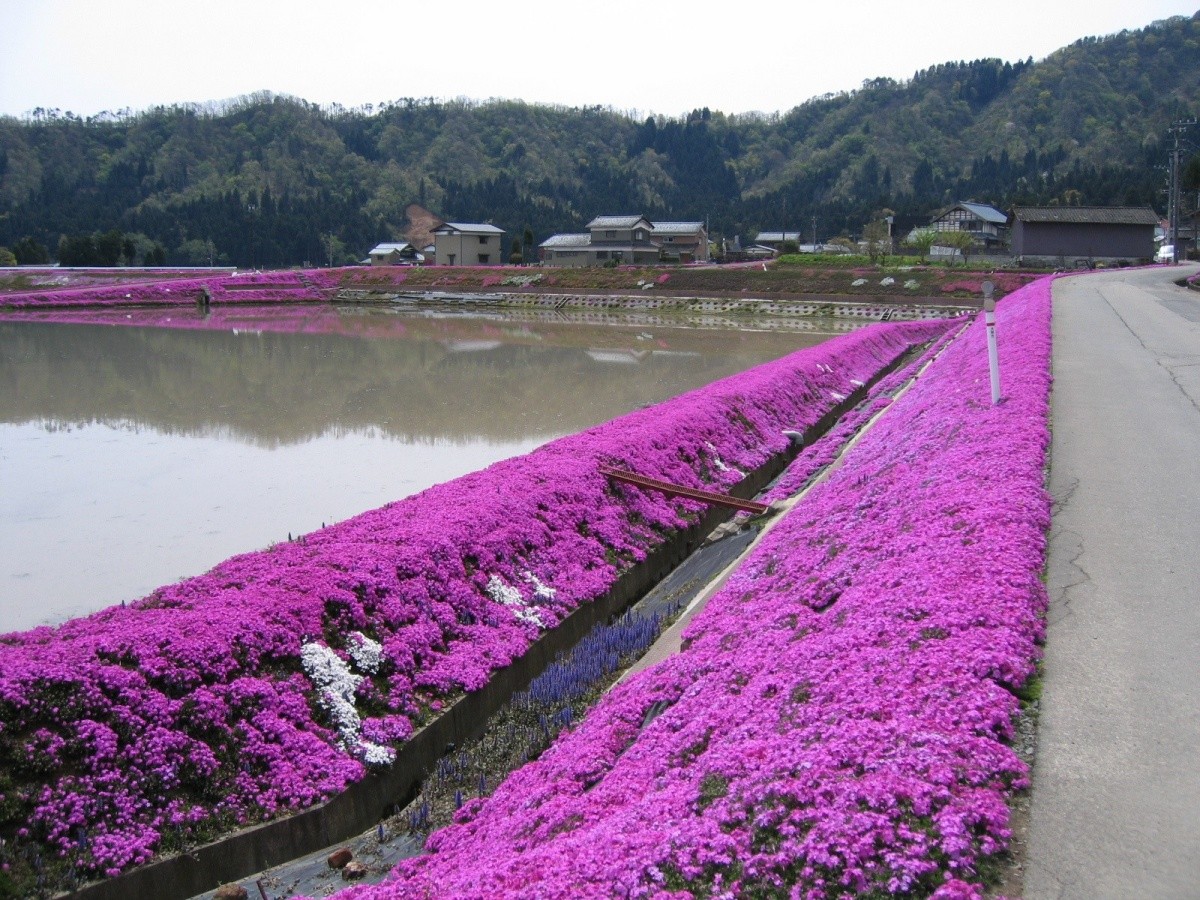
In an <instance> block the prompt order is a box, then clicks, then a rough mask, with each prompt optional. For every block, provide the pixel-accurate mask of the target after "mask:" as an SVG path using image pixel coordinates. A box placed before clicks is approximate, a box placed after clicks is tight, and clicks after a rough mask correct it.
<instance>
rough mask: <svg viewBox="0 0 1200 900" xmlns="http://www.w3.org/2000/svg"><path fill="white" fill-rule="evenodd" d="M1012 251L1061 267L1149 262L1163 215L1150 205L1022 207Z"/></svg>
mask: <svg viewBox="0 0 1200 900" xmlns="http://www.w3.org/2000/svg"><path fill="white" fill-rule="evenodd" d="M1011 222H1012V252H1013V255H1014V256H1016V257H1017V258H1018V259H1019V260H1021V261H1022V262H1027V263H1035V262H1036V263H1038V264H1043V263H1047V264H1050V265H1057V266H1074V265H1081V264H1086V265H1094V264H1096V263H1100V262H1103V263H1120V262H1128V263H1136V262H1149V261H1150V260H1151V259H1153V257H1154V234H1155V229H1156V228H1157V227H1158V224H1159V219H1158V214H1157V213H1156V212H1155V211H1154V210H1152V209H1151V208H1150V207H1148V206H1016V207H1013V211H1012V218H1011Z"/></svg>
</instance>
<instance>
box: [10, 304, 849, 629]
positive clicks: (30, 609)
mask: <svg viewBox="0 0 1200 900" xmlns="http://www.w3.org/2000/svg"><path fill="white" fill-rule="evenodd" d="M84 318H90V319H91V320H92V321H93V322H94V323H89V324H78V323H63V322H61V321H55V322H49V321H36V320H31V318H30V317H28V316H26V317H24V318H23V319H22V320H15V317H13V316H10V317H9V318H8V320H7V321H0V633H2V632H5V631H14V630H22V629H26V628H31V627H34V626H36V625H39V624H54V623H57V622H61V621H63V620H65V619H67V618H70V617H73V616H78V615H83V614H86V613H89V612H92V611H95V610H98V609H101V608H103V607H106V606H109V605H111V604H114V603H119V602H122V601H128V600H133V599H136V598H138V597H141V596H144V595H145V594H147V593H149V592H150V591H151V590H153V589H154V588H155V587H158V586H159V585H161V584H165V583H168V582H170V581H173V580H176V579H178V578H183V577H187V576H189V575H194V574H197V573H200V572H203V571H205V570H207V569H208V568H210V567H212V566H213V565H215V564H216V563H218V562H220V561H221V560H222V559H225V558H227V557H229V556H231V555H233V554H235V553H240V552H245V551H248V550H253V549H257V548H261V547H264V546H267V545H269V544H271V543H273V542H277V541H282V540H286V539H287V538H288V536H289V534H290V535H293V536H294V535H299V534H302V533H305V532H308V531H312V530H314V529H317V528H320V527H321V526H322V524H324V523H332V522H335V521H338V520H340V519H344V518H347V517H349V516H352V515H354V514H356V513H359V512H362V511H364V510H367V509H371V508H373V507H376V506H380V505H382V504H383V503H386V502H388V501H390V500H395V499H399V498H402V497H405V496H408V495H410V494H413V493H416V492H418V491H420V490H422V489H424V488H426V487H429V486H430V485H433V484H436V483H439V482H442V481H446V480H448V479H451V478H455V477H457V476H459V475H462V474H464V473H466V472H470V471H473V470H476V469H479V468H483V467H485V466H487V465H489V464H490V463H492V462H495V461H497V460H500V459H504V458H507V457H509V456H513V455H515V454H519V453H524V452H527V451H529V450H531V449H533V448H535V447H537V446H539V445H540V444H542V443H544V442H546V441H547V440H550V439H552V438H554V437H558V436H560V435H563V434H568V433H571V432H574V431H578V430H580V429H582V428H586V427H588V426H590V425H593V424H596V423H598V422H602V421H606V420H608V419H610V418H612V417H614V416H617V415H620V414H621V413H624V412H627V411H629V410H631V409H635V408H637V407H640V406H643V405H647V404H652V403H657V402H660V401H662V400H665V399H667V398H669V397H672V396H675V395H677V394H680V393H682V392H684V391H686V390H689V389H691V388H694V387H698V386H701V385H704V384H707V383H709V382H711V381H714V380H716V379H717V378H721V377H723V376H725V375H729V374H732V373H734V372H738V371H742V370H744V369H747V368H750V367H752V366H754V365H757V364H759V363H761V362H765V361H767V360H770V359H775V358H778V357H780V356H783V355H785V354H787V353H790V352H792V351H794V350H796V349H799V348H801V347H804V346H811V345H812V344H815V343H819V342H820V341H822V340H825V339H827V338H828V337H829V336H830V335H829V334H828V333H822V332H819V331H812V330H805V331H789V330H787V329H780V328H779V327H778V324H777V323H775V324H774V325H773V326H772V327H762V326H764V325H765V323H747V327H744V328H740V329H730V328H729V327H727V324H728V323H719V324H720V325H721V326H722V327H705V323H704V322H700V323H686V322H673V321H669V320H664V319H662V318H661V317H654V318H649V317H643V318H638V317H626V318H622V317H621V316H617V315H608V316H605V321H603V322H594V321H587V320H583V319H576V320H572V319H571V318H570V317H569V316H563V315H557V316H545V315H543V316H534V315H529V316H519V315H513V316H505V315H495V314H489V315H486V316H480V315H465V314H446V313H441V314H437V315H432V314H428V313H419V312H408V313H401V312H397V311H395V310H370V309H343V310H333V309H331V308H324V309H323V310H322V311H320V312H319V313H313V314H311V315H309V316H308V317H307V318H305V319H304V320H302V321H299V322H297V321H295V320H289V318H288V317H287V316H286V315H283V314H282V313H279V312H274V311H247V310H239V311H238V312H237V314H230V315H226V316H224V317H222V318H215V319H214V318H212V317H210V318H208V319H200V318H199V317H198V316H196V315H194V314H188V313H183V314H181V313H174V314H173V315H171V316H164V315H163V314H161V313H158V314H155V313H137V314H127V313H124V312H122V313H104V314H90V315H89V316H85V317H84ZM167 319H169V321H166V320H167ZM110 321H111V322H119V323H121V327H114V326H113V324H95V323H100V322H110ZM151 323H152V324H151ZM181 325H182V326H184V327H179V326H181ZM811 327H812V326H811V325H810V326H808V328H811Z"/></svg>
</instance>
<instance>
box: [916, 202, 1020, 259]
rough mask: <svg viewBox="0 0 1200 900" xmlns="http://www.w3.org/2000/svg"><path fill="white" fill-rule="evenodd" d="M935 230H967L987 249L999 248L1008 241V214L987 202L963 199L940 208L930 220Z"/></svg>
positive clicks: (930, 225)
mask: <svg viewBox="0 0 1200 900" xmlns="http://www.w3.org/2000/svg"><path fill="white" fill-rule="evenodd" d="M929 228H930V229H931V230H933V231H965V232H968V233H969V234H970V235H971V237H973V238H974V239H975V243H976V245H977V246H979V247H982V248H984V249H985V250H998V249H1001V248H1002V247H1004V246H1005V244H1006V243H1007V241H1008V216H1007V215H1006V214H1005V213H1002V212H1001V211H1000V210H998V209H996V208H995V207H993V206H988V205H987V204H986V203H975V202H973V201H962V202H959V203H955V204H954V205H953V206H947V207H945V208H944V209H940V210H938V211H937V212H936V213H935V214H934V216H933V218H932V219H931V220H930V222H929Z"/></svg>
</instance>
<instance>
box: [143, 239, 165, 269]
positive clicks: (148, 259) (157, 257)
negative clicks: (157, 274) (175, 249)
mask: <svg viewBox="0 0 1200 900" xmlns="http://www.w3.org/2000/svg"><path fill="white" fill-rule="evenodd" d="M144 263H145V265H147V266H165V265H166V264H167V250H166V248H165V247H163V245H162V244H155V245H154V246H153V247H151V248H150V249H149V250H147V251H146V256H145V258H144Z"/></svg>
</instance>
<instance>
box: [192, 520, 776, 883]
mask: <svg viewBox="0 0 1200 900" xmlns="http://www.w3.org/2000/svg"><path fill="white" fill-rule="evenodd" d="M768 515H770V514H768ZM762 524H763V523H762V522H761V521H751V522H750V523H746V524H744V525H743V526H742V528H741V530H733V531H730V530H726V529H725V528H724V526H722V527H719V528H718V529H716V530H715V531H714V532H713V534H712V535H710V539H709V540H708V541H706V542H705V543H704V544H702V545H701V547H700V548H699V549H698V550H696V551H695V552H694V553H692V555H690V556H689V557H687V559H685V560H684V561H683V562H682V563H681V564H680V565H679V566H678V567H676V568H675V569H674V570H673V571H672V572H671V573H670V574H668V575H667V577H666V578H664V579H663V580H662V581H661V582H659V583H658V584H657V585H656V586H655V587H654V588H652V589H651V590H650V592H649V593H648V594H646V596H645V597H643V598H642V599H641V600H639V601H637V602H636V603H634V605H633V606H632V607H630V608H629V609H628V610H626V611H625V612H624V613H622V614H621V616H620V618H619V619H618V622H617V623H615V624H616V630H620V628H621V624H622V623H625V624H626V630H632V629H629V627H628V626H629V625H631V624H632V625H634V626H635V627H636V625H637V623H639V622H640V623H643V624H645V625H646V626H647V628H646V629H645V630H646V632H647V634H648V636H650V637H657V636H658V635H659V633H660V632H661V631H662V626H664V625H667V624H669V623H670V622H671V621H672V620H673V619H674V618H675V617H676V616H678V615H679V613H680V611H681V610H683V609H685V608H687V607H688V606H690V605H691V603H692V602H693V601H694V600H695V599H696V598H697V597H698V596H700V595H701V594H702V592H704V590H705V588H706V587H707V586H708V585H709V584H711V583H712V581H713V579H715V578H717V577H718V576H719V575H720V574H721V573H722V572H724V571H725V570H726V569H728V568H730V567H731V566H733V565H734V564H735V563H736V561H737V560H738V559H739V558H741V556H743V555H744V554H745V553H746V552H747V550H748V549H749V548H750V546H752V544H753V543H754V541H755V540H756V539H757V537H758V535H759V533H760V531H761V529H762ZM606 628H607V629H610V630H612V629H613V628H614V626H613V625H604V624H601V625H599V626H597V627H596V628H595V629H593V631H592V632H590V633H589V634H588V635H587V636H585V638H584V639H583V640H582V641H581V642H580V644H579V645H577V648H576V650H575V652H574V653H573V654H570V655H568V654H564V655H563V656H562V657H561V658H560V659H559V660H557V661H556V663H555V664H554V665H552V666H551V667H550V668H549V669H547V672H546V673H543V675H542V676H539V679H535V681H534V682H533V683H532V684H531V688H532V690H531V691H529V692H528V693H530V694H532V693H540V694H542V698H541V700H540V702H538V703H537V705H538V708H537V709H532V708H531V706H530V705H529V704H528V703H527V702H526V701H525V700H524V698H523V697H521V696H520V695H521V694H522V693H523V692H519V698H518V699H517V702H516V704H510V706H509V707H506V708H505V709H502V710H501V711H499V712H498V713H497V714H496V715H495V716H493V717H492V719H491V720H489V722H488V724H487V725H486V726H485V728H484V729H483V733H482V734H481V735H480V736H479V737H477V738H475V739H474V740H471V741H468V742H466V743H465V744H464V745H463V746H462V747H455V748H454V749H453V750H451V751H450V752H449V753H448V754H447V755H446V756H445V757H443V758H442V760H441V761H439V765H438V767H437V768H436V769H435V771H434V773H433V774H431V775H430V777H429V778H428V779H427V780H426V783H425V786H423V788H422V789H421V791H420V792H419V793H418V794H417V796H416V797H415V798H414V799H413V800H412V801H411V802H410V803H409V804H408V805H407V806H405V807H404V808H403V809H401V810H399V811H398V812H397V813H395V814H393V815H391V816H389V817H388V818H387V819H385V820H384V821H383V822H381V823H379V824H378V825H377V826H376V827H375V828H374V829H372V830H371V831H368V832H365V833H363V834H361V835H359V836H358V837H356V838H354V839H352V840H349V841H345V842H343V843H341V844H339V845H336V846H332V847H328V848H325V849H323V850H320V851H318V852H317V853H312V854H309V855H308V856H305V857H303V858H301V859H297V860H294V861H292V862H290V863H285V864H283V865H281V866H277V867H275V868H273V869H270V870H268V871H266V872H261V873H259V874H257V875H255V876H253V877H251V878H249V879H243V880H242V882H241V883H240V889H241V890H244V891H245V892H246V893H245V894H242V893H241V892H240V891H239V890H238V889H237V888H236V887H233V886H230V887H229V888H226V893H224V894H220V893H218V892H216V891H209V892H206V893H204V894H201V895H198V896H197V897H196V898H194V900H224V898H225V897H246V898H248V900H262V898H264V897H265V898H266V900H280V898H286V897H297V896H303V897H328V896H329V895H330V894H333V893H336V892H337V891H339V890H342V889H343V888H345V887H347V885H348V884H351V883H354V884H374V883H378V882H380V881H382V880H383V879H384V878H385V877H386V876H387V874H388V873H389V872H390V871H391V870H392V868H394V867H395V866H396V864H397V863H399V862H400V861H401V860H404V859H407V858H409V857H412V856H417V855H419V854H420V853H421V852H422V848H423V847H424V844H425V837H426V833H427V830H435V829H436V828H439V827H441V826H442V825H444V824H447V823H448V822H449V819H450V816H451V815H452V814H453V812H454V810H455V809H456V807H457V805H458V804H457V803H456V802H455V800H456V799H471V798H473V797H475V796H478V794H479V791H478V787H479V781H480V777H481V776H482V777H483V778H484V779H485V781H486V782H487V790H490V789H491V788H492V787H494V786H495V784H497V783H498V782H499V780H500V779H501V778H503V777H504V775H506V774H507V772H508V771H511V769H512V768H515V767H516V765H519V764H521V763H522V762H523V761H524V759H523V758H522V757H524V758H533V756H535V755H536V753H540V752H541V750H542V749H544V748H545V747H547V746H549V744H550V742H552V741H553V740H554V739H555V737H557V735H558V733H559V731H560V730H561V728H562V727H565V725H566V724H567V721H566V719H567V718H568V717H564V716H562V714H561V711H562V710H564V709H567V710H571V711H572V714H571V717H570V718H571V719H573V718H574V717H575V716H577V715H582V709H581V708H586V707H587V706H590V705H591V704H592V703H594V702H595V700H596V699H598V698H599V696H600V695H601V694H602V693H603V691H604V690H605V689H606V688H607V687H608V686H609V685H610V684H611V683H612V682H613V681H614V679H615V678H616V677H618V675H619V673H620V672H621V671H623V670H624V667H625V666H627V665H629V664H630V663H631V662H634V661H636V659H631V658H630V657H631V656H635V654H630V655H629V656H621V657H620V659H619V661H618V660H613V666H611V667H605V666H599V667H598V666H597V665H596V659H595V654H594V652H593V653H587V652H585V653H584V654H583V656H584V658H583V659H576V660H575V666H576V668H578V669H580V670H582V671H581V672H577V673H575V674H576V675H582V676H583V677H584V678H589V680H590V676H592V675H594V674H597V673H596V670H597V669H601V670H606V671H603V674H599V678H598V680H597V681H592V682H590V683H589V684H587V686H586V690H584V691H580V692H577V694H576V695H575V696H574V697H565V698H560V699H559V700H558V702H557V703H556V702H553V701H549V702H548V701H547V698H546V696H545V695H546V694H554V693H556V691H555V684H554V682H556V681H557V682H559V683H560V685H561V682H563V681H570V680H573V679H572V677H571V675H570V674H566V675H564V674H562V673H561V672H557V673H556V672H555V666H559V667H560V668H563V669H569V668H570V667H571V666H572V661H571V660H572V656H576V657H577V656H579V655H580V654H579V652H578V647H579V646H583V645H586V644H587V643H588V642H589V640H590V641H591V642H592V643H593V644H605V643H610V642H608V641H605V640H604V636H603V635H601V636H600V637H599V639H597V635H598V632H602V631H604V630H605V629H606ZM644 643H645V644H646V646H645V647H641V648H639V650H641V651H644V650H646V649H648V648H649V646H650V643H651V642H650V641H649V640H647V641H645V642H644ZM635 653H636V652H635ZM547 675H549V676H550V677H549V678H547ZM539 681H541V682H543V684H542V685H541V686H540V688H539V686H538V682H539ZM526 696H528V694H526ZM513 705H515V706H516V707H517V708H516V709H513V708H512V707H513ZM576 710H578V712H576ZM555 718H558V722H553V721H552V720H554V719H555ZM538 719H541V720H545V721H546V723H547V725H548V726H550V727H547V728H543V727H542V726H541V725H540V723H539V722H537V721H536V720H538ZM516 723H522V724H520V725H518V726H517V727H516V728H514V725H516ZM522 729H524V731H525V733H524V734H523V735H521V737H525V738H532V739H533V740H532V748H530V747H529V746H528V745H527V746H526V747H525V748H524V749H522V748H520V747H515V746H514V745H513V744H512V738H513V736H514V731H520V730H522ZM530 730H532V731H533V732H534V733H533V734H529V731H530ZM530 749H532V750H533V751H534V752H533V753H532V754H531V753H530ZM497 751H506V752H503V753H498V752H497ZM514 751H515V752H514ZM464 759H465V760H466V761H467V762H466V765H463V764H462V761H463V760H464ZM439 772H445V773H447V775H445V776H441V775H439ZM464 792H466V793H467V794H468V796H466V797H465V798H463V797H462V795H463V793H464ZM456 794H457V795H459V797H457V798H456V796H455V795H456ZM422 810H425V814H424V815H425V820H424V824H423V825H419V824H417V820H420V819H421V818H422ZM430 810H436V813H435V814H434V815H433V816H430V812H429V811H430ZM414 825H416V826H417V827H416V830H413V828H414ZM341 851H346V852H341ZM339 853H340V855H339ZM356 863H357V865H355V864H356Z"/></svg>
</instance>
